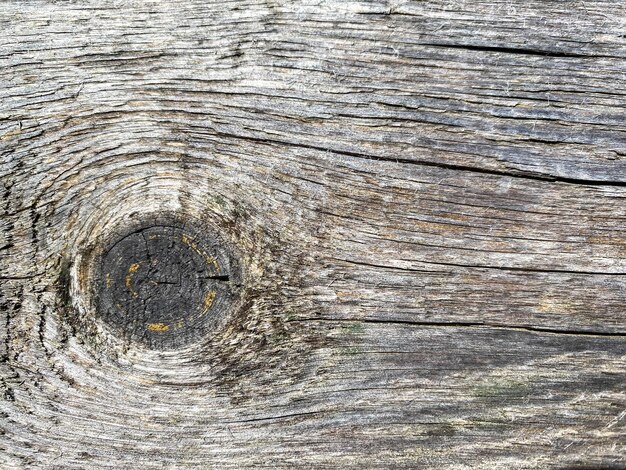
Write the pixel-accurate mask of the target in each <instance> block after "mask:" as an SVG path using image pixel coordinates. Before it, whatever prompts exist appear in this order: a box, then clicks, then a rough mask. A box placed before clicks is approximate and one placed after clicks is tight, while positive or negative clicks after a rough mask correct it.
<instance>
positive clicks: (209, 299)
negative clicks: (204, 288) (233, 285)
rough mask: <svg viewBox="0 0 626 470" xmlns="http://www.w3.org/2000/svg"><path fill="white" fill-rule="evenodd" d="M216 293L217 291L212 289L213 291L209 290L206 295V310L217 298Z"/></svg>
mask: <svg viewBox="0 0 626 470" xmlns="http://www.w3.org/2000/svg"><path fill="white" fill-rule="evenodd" d="M216 295H217V292H215V291H214V290H212V291H209V292H207V293H206V295H205V296H204V311H205V312H206V311H207V310H208V309H209V308H211V305H213V301H214V300H215V296H216Z"/></svg>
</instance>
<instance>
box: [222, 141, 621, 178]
mask: <svg viewBox="0 0 626 470" xmlns="http://www.w3.org/2000/svg"><path fill="white" fill-rule="evenodd" d="M216 132H217V134H218V135H223V136H226V137H231V138H235V139H244V140H248V141H251V142H259V143H265V144H281V145H289V146H291V147H297V148H307V149H311V150H318V151H320V152H325V153H335V154H337V155H345V156H348V157H353V158H361V159H366V160H374V161H382V162H393V163H402V164H406V165H419V166H430V167H435V168H443V169H446V170H456V171H466V172H472V173H481V174H487V175H494V176H508V177H512V178H520V179H527V180H533V181H544V182H553V183H567V184H579V185H580V184H583V185H588V186H618V187H626V180H612V181H611V180H590V179H583V178H568V177H563V176H556V175H537V174H531V173H524V172H522V171H519V172H506V171H502V170H493V169H487V168H477V167H472V166H468V165H456V164H449V163H440V162H431V161H426V160H414V159H409V158H388V157H381V156H378V155H369V154H365V153H360V152H351V151H346V150H337V149H332V148H328V147H320V146H317V145H311V144H305V143H302V142H289V141H285V140H280V139H267V138H260V137H251V136H242V135H237V134H232V133H226V132H222V131H216Z"/></svg>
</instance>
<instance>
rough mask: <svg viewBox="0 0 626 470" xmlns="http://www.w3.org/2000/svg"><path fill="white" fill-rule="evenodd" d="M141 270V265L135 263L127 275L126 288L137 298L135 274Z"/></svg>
mask: <svg viewBox="0 0 626 470" xmlns="http://www.w3.org/2000/svg"><path fill="white" fill-rule="evenodd" d="M138 269H139V263H133V264H131V265H130V266H129V268H128V274H126V288H127V289H128V290H129V291H130V292H131V294H133V296H134V297H137V295H138V294H137V292H135V290H134V289H133V274H134V273H135V272H136V271H137V270H138Z"/></svg>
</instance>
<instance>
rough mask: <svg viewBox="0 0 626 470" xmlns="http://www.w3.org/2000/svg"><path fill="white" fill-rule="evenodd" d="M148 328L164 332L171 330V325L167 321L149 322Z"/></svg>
mask: <svg viewBox="0 0 626 470" xmlns="http://www.w3.org/2000/svg"><path fill="white" fill-rule="evenodd" d="M148 329H149V330H150V331H158V332H164V331H167V330H169V329H170V326H169V325H166V324H165V323H148Z"/></svg>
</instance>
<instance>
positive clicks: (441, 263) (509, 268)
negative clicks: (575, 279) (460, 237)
mask: <svg viewBox="0 0 626 470" xmlns="http://www.w3.org/2000/svg"><path fill="white" fill-rule="evenodd" d="M333 259H335V260H337V261H342V262H344V263H349V264H356V265H359V266H371V267H373V268H382V269H395V270H400V271H409V272H442V271H426V270H423V269H414V268H406V267H399V266H388V265H384V264H375V263H369V262H367V261H355V260H348V259H345V258H333ZM403 261H410V262H417V263H424V264H430V265H435V266H452V267H456V268H468V269H497V270H500V271H516V272H530V273H547V274H578V275H586V276H624V275H626V273H611V272H603V271H602V272H600V271H576V270H569V269H556V268H550V269H544V268H529V267H521V266H520V267H517V266H494V265H480V264H461V263H448V262H444V261H424V260H403Z"/></svg>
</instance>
